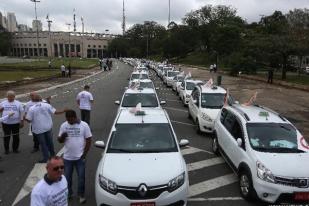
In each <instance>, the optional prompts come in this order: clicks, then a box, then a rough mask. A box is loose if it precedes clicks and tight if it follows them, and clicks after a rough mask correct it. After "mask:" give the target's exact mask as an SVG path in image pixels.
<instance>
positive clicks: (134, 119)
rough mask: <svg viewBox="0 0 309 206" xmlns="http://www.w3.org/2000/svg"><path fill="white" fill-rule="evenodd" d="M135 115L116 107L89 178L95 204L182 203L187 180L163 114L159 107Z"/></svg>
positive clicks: (157, 205) (154, 205)
mask: <svg viewBox="0 0 309 206" xmlns="http://www.w3.org/2000/svg"><path fill="white" fill-rule="evenodd" d="M142 109H143V110H142V111H140V112H139V113H135V114H134V113H132V112H131V111H129V110H120V112H119V113H118V115H117V117H116V119H115V122H114V124H113V126H112V129H111V132H110V134H109V137H108V140H107V144H106V145H105V143H104V142H103V141H97V142H96V143H95V146H96V147H98V148H102V149H105V151H104V152H103V155H102V158H101V160H100V162H99V164H98V168H97V172H96V177H95V197H96V204H97V206H109V205H110V206H112V205H114V206H168V205H174V206H176V205H177V206H178V205H179V206H180V205H182V206H185V205H187V196H188V192H189V178H188V171H187V166H186V163H185V160H184V158H183V156H182V154H181V152H180V147H184V146H186V145H188V144H189V141H188V140H185V139H182V140H180V142H178V140H177V137H176V134H175V132H174V130H173V126H172V124H171V121H170V119H169V117H168V114H167V112H166V111H164V110H163V109H144V108H142Z"/></svg>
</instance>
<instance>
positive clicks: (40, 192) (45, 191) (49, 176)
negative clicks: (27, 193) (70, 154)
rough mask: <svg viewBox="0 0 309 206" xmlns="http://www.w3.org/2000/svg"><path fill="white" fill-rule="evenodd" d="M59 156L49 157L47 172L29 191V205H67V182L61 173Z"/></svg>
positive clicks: (61, 167) (62, 164)
mask: <svg viewBox="0 0 309 206" xmlns="http://www.w3.org/2000/svg"><path fill="white" fill-rule="evenodd" d="M63 169H64V163H63V159H62V158H61V157H57V156H55V157H51V158H49V159H48V161H47V164H46V170H47V173H46V174H45V175H44V178H43V179H41V180H40V181H39V182H38V183H37V184H36V185H35V186H34V188H33V190H32V192H31V206H67V205H68V183H67V180H66V179H65V176H64V175H63Z"/></svg>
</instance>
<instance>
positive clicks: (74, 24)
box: [73, 8, 76, 32]
mask: <svg viewBox="0 0 309 206" xmlns="http://www.w3.org/2000/svg"><path fill="white" fill-rule="evenodd" d="M75 16H76V15H75V8H74V9H73V26H74V30H73V31H74V32H76V21H75Z"/></svg>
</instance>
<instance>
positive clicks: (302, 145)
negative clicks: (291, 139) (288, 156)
mask: <svg viewBox="0 0 309 206" xmlns="http://www.w3.org/2000/svg"><path fill="white" fill-rule="evenodd" d="M297 144H298V149H300V150H303V151H305V152H309V143H308V142H307V141H306V139H305V138H304V137H302V136H300V135H298V137H297Z"/></svg>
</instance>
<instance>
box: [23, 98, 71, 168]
mask: <svg viewBox="0 0 309 206" xmlns="http://www.w3.org/2000/svg"><path fill="white" fill-rule="evenodd" d="M41 99H42V98H41V96H40V95H35V98H34V101H36V102H37V103H36V104H35V105H34V106H32V107H30V109H29V111H28V112H27V115H26V120H27V121H28V122H31V124H32V132H33V133H34V135H35V136H36V137H37V138H38V140H39V143H40V146H41V151H42V154H43V159H42V160H40V161H39V163H45V162H46V161H47V160H48V158H49V157H51V156H54V155H55V151H54V143H53V133H52V128H53V120H52V115H53V114H62V113H64V112H65V111H66V110H62V111H58V110H56V109H55V108H54V107H52V106H51V105H50V104H48V103H45V102H42V101H41Z"/></svg>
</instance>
